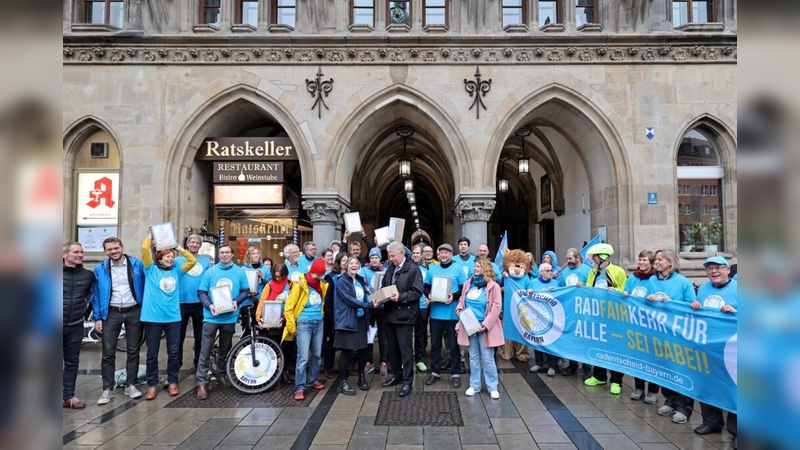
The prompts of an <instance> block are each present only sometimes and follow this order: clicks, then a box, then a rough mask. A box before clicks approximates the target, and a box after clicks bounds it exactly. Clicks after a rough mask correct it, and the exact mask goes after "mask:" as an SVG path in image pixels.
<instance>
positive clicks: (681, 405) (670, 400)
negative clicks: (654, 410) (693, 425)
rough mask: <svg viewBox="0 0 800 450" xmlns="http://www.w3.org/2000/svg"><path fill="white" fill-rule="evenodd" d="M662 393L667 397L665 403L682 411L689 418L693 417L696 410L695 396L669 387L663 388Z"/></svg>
mask: <svg viewBox="0 0 800 450" xmlns="http://www.w3.org/2000/svg"><path fill="white" fill-rule="evenodd" d="M661 393H662V394H664V398H666V401H665V402H664V404H665V405H667V406H671V407H672V408H674V409H675V411H678V412H682V413H683V414H684V415H685V416H686V418H687V419H688V418H689V417H692V411H693V410H694V399H693V398H689V397H687V396H685V395H683V394H679V393H677V392H675V391H673V390H671V389H667V388H661Z"/></svg>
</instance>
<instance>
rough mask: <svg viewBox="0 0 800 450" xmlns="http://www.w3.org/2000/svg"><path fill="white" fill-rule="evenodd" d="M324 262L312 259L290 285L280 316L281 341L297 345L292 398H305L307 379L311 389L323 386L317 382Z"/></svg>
mask: <svg viewBox="0 0 800 450" xmlns="http://www.w3.org/2000/svg"><path fill="white" fill-rule="evenodd" d="M323 274H325V262H324V261H323V260H322V259H319V258H318V259H316V260H314V263H312V264H311V267H309V269H308V273H306V274H305V275H304V276H302V277H300V278H299V279H298V281H297V283H294V284H293V285H292V289H291V290H290V291H289V297H288V298H287V300H286V307H285V309H284V312H283V316H284V318H285V319H286V326H285V327H284V329H283V341H291V340H294V341H295V343H296V344H297V363H296V365H295V379H294V391H295V393H294V399H295V400H304V399H305V394H304V393H303V391H305V388H306V382H307V381H308V383H311V387H313V388H314V389H322V388H324V387H325V385H324V384H322V382H321V381H319V379H318V378H319V366H320V361H321V355H322V333H323V325H322V311H323V304H322V303H323V299H324V298H325V293H326V291H327V290H328V284H327V283H325V282H324V281H322V280H321V279H322V275H323Z"/></svg>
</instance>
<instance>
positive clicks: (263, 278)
mask: <svg viewBox="0 0 800 450" xmlns="http://www.w3.org/2000/svg"><path fill="white" fill-rule="evenodd" d="M244 260H245V261H246V264H244V265H243V266H242V268H243V269H252V270H255V271H256V276H257V277H258V288H257V291H256V295H255V298H261V292H262V291H263V290H264V286H266V285H267V282H268V281H269V280H270V279H271V278H272V275H271V273H270V271H269V270H268V269H265V268H263V267H262V264H261V250H259V249H258V248H257V247H250V248H248V249H247V253H245V257H244ZM239 306H240V308H239V311H240V316H239V318H240V319H241V321H242V339H244V338H245V337H246V336H249V335H250V319H251V318H250V317H247V316H246V315H245V314H246V312H247V311H249V312H250V314H254V313H255V309H253V308H244V307H245V306H253V300H252V299H250V298H248V299H247V300H246V301H245V302H244V304H242V305H239ZM253 317H255V316H253Z"/></svg>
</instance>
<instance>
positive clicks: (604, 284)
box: [594, 278, 608, 289]
mask: <svg viewBox="0 0 800 450" xmlns="http://www.w3.org/2000/svg"><path fill="white" fill-rule="evenodd" d="M594 287H596V288H600V289H605V288H607V287H608V281H606V279H605V278H600V279H599V280H595V281H594Z"/></svg>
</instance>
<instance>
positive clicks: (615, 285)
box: [583, 243, 628, 395]
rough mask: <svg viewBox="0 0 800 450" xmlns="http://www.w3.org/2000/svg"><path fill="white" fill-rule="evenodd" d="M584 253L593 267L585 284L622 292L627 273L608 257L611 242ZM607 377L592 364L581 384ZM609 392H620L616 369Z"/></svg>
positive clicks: (598, 382) (603, 381)
mask: <svg viewBox="0 0 800 450" xmlns="http://www.w3.org/2000/svg"><path fill="white" fill-rule="evenodd" d="M586 254H587V255H589V257H591V258H592V262H594V268H593V269H592V270H591V271H589V277H588V278H586V285H587V286H589V287H595V288H600V289H606V290H611V289H614V290H616V291H619V292H622V291H623V290H624V289H625V282H626V281H627V279H628V274H627V273H626V272H625V269H623V268H622V267H620V266H617V265H616V264H612V263H611V261H610V259H609V258H611V255H613V254H614V247H612V246H611V244H605V243H600V244H594V245H593V246H591V247H589V249H588V250H586ZM607 379H608V371H607V370H606V369H604V368H602V367H599V366H594V369H593V370H592V376H591V377H589V378H587V379H585V380H584V381H583V384H585V385H586V386H590V387H591V386H600V385H603V384H606V380H607ZM609 392H611V394H612V395H619V394H621V393H622V372H617V371H616V370H612V371H611V386H610V388H609Z"/></svg>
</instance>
